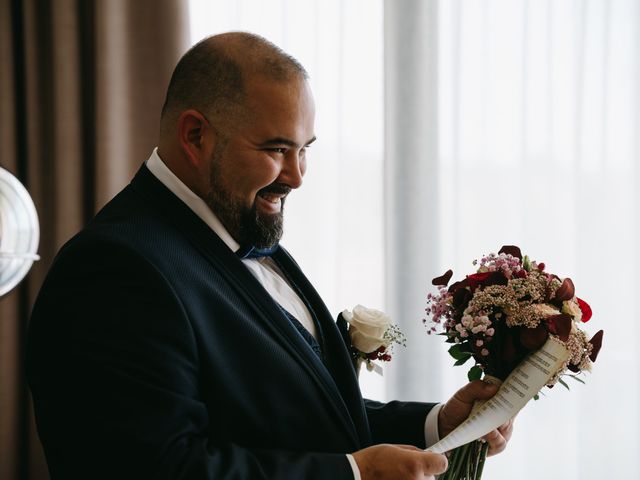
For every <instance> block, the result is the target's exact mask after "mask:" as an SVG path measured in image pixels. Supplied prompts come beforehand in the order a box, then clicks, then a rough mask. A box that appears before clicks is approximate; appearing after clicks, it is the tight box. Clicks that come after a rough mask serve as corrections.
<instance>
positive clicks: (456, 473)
mask: <svg viewBox="0 0 640 480" xmlns="http://www.w3.org/2000/svg"><path fill="white" fill-rule="evenodd" d="M488 450H489V444H488V443H486V442H483V441H481V440H476V441H474V442H471V443H467V444H466V445H463V446H461V447H458V448H456V449H454V450H453V451H452V452H451V455H450V456H449V468H448V469H447V471H446V472H445V473H443V474H442V475H440V476H439V477H438V480H480V479H481V478H482V470H483V468H484V462H485V459H486V458H487V452H488Z"/></svg>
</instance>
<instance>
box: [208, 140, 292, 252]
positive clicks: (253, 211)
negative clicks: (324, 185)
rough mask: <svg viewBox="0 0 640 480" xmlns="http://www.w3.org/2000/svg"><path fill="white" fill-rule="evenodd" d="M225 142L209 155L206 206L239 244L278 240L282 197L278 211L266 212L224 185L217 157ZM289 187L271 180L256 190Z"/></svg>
mask: <svg viewBox="0 0 640 480" xmlns="http://www.w3.org/2000/svg"><path fill="white" fill-rule="evenodd" d="M223 152H224V145H219V146H218V148H216V150H215V151H214V152H213V155H212V158H211V174H210V177H209V192H208V193H207V196H206V198H205V199H204V200H205V202H206V204H207V205H208V206H209V208H210V209H211V210H212V211H213V212H214V213H215V214H216V215H217V216H218V218H219V219H220V221H221V222H222V224H223V225H224V226H225V228H226V229H227V231H228V232H229V234H230V235H231V236H232V237H233V238H234V239H235V240H236V241H237V242H238V243H239V244H240V245H242V246H253V247H256V248H268V247H272V246H274V245H275V244H277V243H278V242H279V241H280V238H281V237H282V232H283V223H284V218H283V210H284V200H285V198H284V197H282V198H281V200H280V202H281V203H280V212H278V213H276V214H265V213H261V212H259V211H258V210H257V207H256V202H255V201H254V202H253V205H252V206H251V208H247V207H246V206H245V205H243V204H242V203H241V201H239V200H238V199H236V198H234V197H233V195H232V193H231V192H230V191H229V190H228V189H226V188H225V187H224V184H223V182H222V181H221V180H222V179H221V175H220V173H219V160H220V157H221V156H222V154H223ZM290 190H291V188H290V187H288V186H287V185H283V184H280V183H272V184H271V185H268V186H266V187H264V188H262V189H261V190H260V191H259V192H258V194H262V193H265V192H267V193H274V194H287V193H289V191H290Z"/></svg>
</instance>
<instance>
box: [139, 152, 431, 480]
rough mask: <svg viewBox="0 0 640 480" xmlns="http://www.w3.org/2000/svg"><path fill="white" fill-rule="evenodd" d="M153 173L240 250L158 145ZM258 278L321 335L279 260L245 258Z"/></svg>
mask: <svg viewBox="0 0 640 480" xmlns="http://www.w3.org/2000/svg"><path fill="white" fill-rule="evenodd" d="M146 166H147V168H148V169H149V170H150V171H151V173H152V174H153V175H154V176H155V177H156V178H157V179H158V180H159V181H160V182H162V184H163V185H164V186H165V187H167V188H168V189H169V190H170V191H171V192H172V193H173V194H174V195H175V196H177V197H178V198H179V199H180V200H182V202H184V203H185V204H186V205H187V206H188V207H189V208H190V209H191V210H192V211H193V213H195V214H196V215H198V217H200V218H201V219H202V221H204V222H205V223H206V224H207V225H208V226H209V227H210V228H211V230H213V231H214V232H215V233H216V235H218V237H220V239H221V240H222V241H223V242H224V243H225V244H226V245H227V246H228V247H229V249H230V250H232V251H233V252H237V251H238V250H239V249H240V245H239V244H238V242H237V241H236V240H235V239H234V238H233V237H232V236H231V235H230V234H229V232H228V231H227V229H226V228H225V227H224V225H222V222H221V221H220V219H218V217H217V216H216V215H215V214H214V213H213V212H212V211H211V209H210V208H209V206H208V205H207V204H206V203H205V201H204V200H203V199H202V198H200V197H199V196H198V195H196V194H195V193H194V192H193V191H192V190H191V189H190V188H189V187H187V186H186V185H185V184H184V183H183V182H182V181H181V180H180V179H179V178H178V177H176V176H175V175H174V173H173V172H172V171H171V170H169V168H168V167H167V166H166V165H165V164H164V162H163V161H162V159H161V158H160V156H159V155H158V149H157V148H154V150H153V152H152V153H151V156H150V157H149V159H148V160H147V162H146ZM242 263H243V264H244V265H245V266H246V267H247V268H248V269H249V271H250V272H251V273H252V274H253V276H254V277H256V279H257V280H258V281H259V282H260V284H261V285H262V286H263V287H264V288H265V290H266V291H267V292H269V294H270V295H271V296H272V297H273V299H274V300H275V301H276V302H277V303H278V304H280V306H281V307H282V308H284V309H285V310H287V311H288V312H289V313H290V314H291V315H293V316H294V317H295V318H296V319H297V320H298V321H299V322H300V323H301V324H302V325H303V326H304V327H305V328H306V329H307V330H309V332H311V334H312V335H313V336H314V337H315V338H317V332H316V326H315V323H314V321H313V319H312V317H311V314H310V313H309V310H308V309H307V306H306V305H305V304H304V302H303V301H302V300H301V299H300V297H298V295H297V294H296V292H295V291H294V290H293V288H292V287H291V285H289V283H288V282H287V280H286V279H285V277H284V275H283V273H282V272H281V270H280V269H279V268H278V266H277V265H276V263H275V262H274V261H273V260H272V259H271V258H269V257H260V258H249V259H244V260H242ZM440 408H441V405H438V406H436V407H434V408H432V409H431V411H430V412H429V415H427V418H426V421H425V438H426V440H427V445H432V444H434V443H436V442H437V441H438V439H439V438H438V412H439V411H440ZM347 459H348V460H349V464H350V465H351V468H352V470H353V478H354V480H361V477H360V470H359V469H358V465H357V464H356V461H355V460H354V458H353V456H352V455H350V454H347Z"/></svg>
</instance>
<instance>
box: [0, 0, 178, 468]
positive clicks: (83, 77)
mask: <svg viewBox="0 0 640 480" xmlns="http://www.w3.org/2000/svg"><path fill="white" fill-rule="evenodd" d="M188 34H189V31H188V10H187V5H186V3H185V2H183V1H181V0H159V1H158V0H138V1H135V2H130V1H126V0H92V1H88V0H56V1H53V0H24V1H19V0H0V66H1V67H0V165H1V166H2V167H3V168H5V169H7V170H9V171H10V172H12V173H13V174H14V175H16V176H17V177H18V179H19V180H20V181H21V182H22V183H23V184H24V185H25V187H26V188H27V189H28V190H29V192H30V194H31V196H32V197H33V200H34V203H35V205H36V209H37V210H38V215H39V219H40V232H41V233H40V247H39V252H38V253H39V254H40V256H41V260H40V261H39V262H36V263H35V264H34V267H33V269H32V271H31V272H30V274H29V275H28V277H27V278H26V279H25V280H24V281H23V282H22V284H21V285H20V286H19V287H18V288H16V289H15V290H14V291H13V292H11V293H10V294H8V295H7V296H5V297H4V298H2V299H0V478H2V479H7V480H12V479H27V478H28V479H46V478H48V473H47V469H46V464H45V462H44V458H43V455H42V451H41V447H40V444H39V441H38V439H37V435H36V433H35V427H34V424H33V415H32V408H31V405H30V399H29V394H28V390H27V388H26V383H25V378H24V372H23V364H22V361H21V358H22V355H23V352H24V334H25V331H26V325H27V322H28V317H29V313H30V311H31V307H32V304H33V301H34V300H35V297H36V295H37V292H38V290H39V287H40V285H41V283H42V280H43V278H44V275H45V274H46V271H47V270H48V268H49V266H50V264H51V261H52V259H53V256H54V255H55V252H56V251H57V250H58V249H59V248H60V246H61V245H62V244H63V243H64V242H65V241H66V240H68V239H69V238H70V237H71V236H72V235H73V234H74V233H75V232H76V231H78V230H79V229H80V228H81V227H82V226H83V225H84V224H85V223H86V222H87V220H88V219H90V218H91V217H92V216H93V214H94V213H95V212H96V211H97V210H98V209H99V208H100V206H102V205H103V204H104V203H105V202H106V201H107V200H108V199H109V198H110V197H111V196H113V195H114V194H115V193H116V192H117V191H118V190H119V189H121V188H122V187H123V186H124V185H126V183H128V181H129V180H130V178H131V176H132V175H133V173H134V172H135V170H136V169H137V168H138V167H139V165H140V164H141V163H142V162H143V161H144V160H145V159H146V158H147V156H148V155H149V153H150V152H151V149H152V148H153V147H154V146H155V145H156V143H157V131H158V124H159V117H160V110H161V107H162V101H163V97H164V92H165V90H166V86H167V84H168V81H169V77H170V74H171V71H172V69H173V67H174V65H175V63H176V61H177V60H178V58H179V56H180V54H181V53H183V51H184V50H185V49H186V48H187V46H188V43H189V38H188Z"/></svg>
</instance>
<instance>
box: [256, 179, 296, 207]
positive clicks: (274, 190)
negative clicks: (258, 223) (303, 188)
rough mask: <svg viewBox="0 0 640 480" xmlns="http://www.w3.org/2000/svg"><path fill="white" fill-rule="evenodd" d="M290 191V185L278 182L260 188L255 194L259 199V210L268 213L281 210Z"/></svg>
mask: <svg viewBox="0 0 640 480" xmlns="http://www.w3.org/2000/svg"><path fill="white" fill-rule="evenodd" d="M290 191H291V188H290V187H287V186H286V185H279V184H272V185H269V186H268V187H265V188H263V189H261V190H260V191H259V192H258V195H257V198H258V200H260V201H259V202H258V203H259V205H260V207H261V210H264V211H266V212H268V213H280V212H281V211H282V205H283V203H284V199H285V198H286V196H287V195H288V194H289V192H290Z"/></svg>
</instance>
